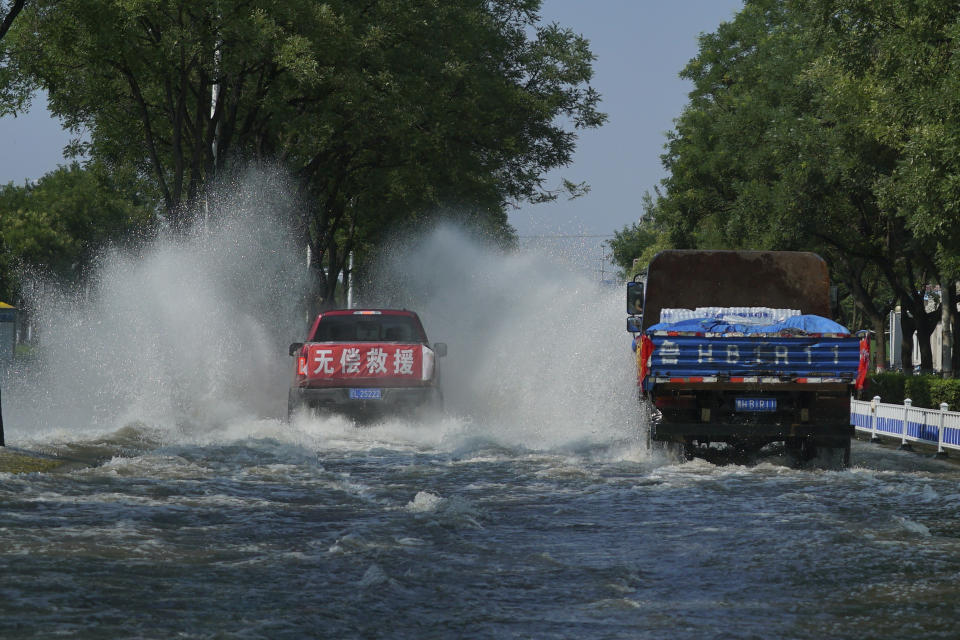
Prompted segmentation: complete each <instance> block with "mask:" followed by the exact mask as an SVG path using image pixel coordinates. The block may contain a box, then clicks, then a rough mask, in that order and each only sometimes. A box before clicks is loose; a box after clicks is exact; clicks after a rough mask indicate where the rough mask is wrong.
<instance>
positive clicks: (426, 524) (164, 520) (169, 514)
mask: <svg viewBox="0 0 960 640" xmlns="http://www.w3.org/2000/svg"><path fill="white" fill-rule="evenodd" d="M271 184H272V183H270V181H269V180H267V186H268V187H269V186H270V185H271ZM241 187H243V185H241ZM279 192H280V193H282V192H283V189H282V188H280V189H279ZM234 193H235V199H234V200H233V201H230V200H229V199H226V205H225V207H226V208H227V209H230V210H235V211H248V212H249V211H263V210H267V209H271V207H272V208H273V209H276V208H280V209H282V208H283V206H284V205H283V199H282V197H279V196H277V193H278V191H277V190H274V191H271V189H270V188H263V182H262V181H261V182H259V183H257V182H256V181H254V184H253V186H250V185H247V186H246V187H243V188H238V189H236V190H235V191H234ZM262 194H268V195H269V194H273V196H272V197H273V200H272V201H271V202H268V203H266V204H264V203H263V202H261V201H260V200H258V198H262V197H263V195H262ZM278 203H279V204H278ZM268 205H269V206H268ZM273 209H271V210H273ZM215 214H216V211H213V212H212V214H211V219H212V220H216V219H217V217H216V215H215ZM277 229H281V231H282V225H277V224H272V223H269V224H265V223H263V221H262V220H259V221H258V219H251V218H249V216H248V217H244V216H239V217H238V218H236V219H233V220H232V222H230V223H229V224H224V225H222V226H217V225H216V224H214V223H211V225H210V227H209V228H207V229H205V230H204V232H203V233H202V234H197V235H196V236H194V237H190V238H182V237H179V238H175V239H166V240H158V241H157V242H156V243H154V244H152V245H149V246H147V247H144V248H142V249H141V250H140V252H139V253H137V254H136V255H129V254H125V253H122V252H117V253H116V254H113V255H110V256H106V257H105V258H104V260H103V264H102V265H101V266H100V269H99V271H98V273H97V277H96V278H95V279H94V280H93V283H92V285H91V287H90V290H89V291H87V292H85V293H84V296H83V297H82V298H77V297H75V296H70V295H66V294H60V293H56V292H55V291H53V290H51V289H50V288H49V287H44V286H40V285H37V286H35V287H32V288H31V289H30V291H31V295H32V296H33V304H34V305H35V309H36V314H37V322H38V327H37V330H38V334H39V336H40V340H39V344H40V347H39V351H38V353H37V355H36V358H35V360H33V361H28V362H21V363H18V364H17V365H16V366H14V367H13V368H11V369H10V370H8V371H6V372H5V377H4V379H3V382H2V384H3V403H4V406H3V410H4V419H5V426H6V439H7V444H8V445H10V446H12V447H15V448H19V449H23V450H28V451H34V452H40V453H44V454H48V455H53V456H56V457H58V458H60V459H63V460H66V461H67V464H66V465H65V466H63V467H61V468H59V469H57V470H54V471H48V472H42V473H27V474H9V473H0V572H2V576H3V580H2V581H0V638H17V639H21V638H95V639H105V638H124V639H126V638H157V639H160V638H162V639H168V638H183V639H201V638H257V639H259V638H263V639H271V640H273V639H285V638H289V639H301V638H417V639H420V638H538V639H539V638H591V639H606V638H610V639H615V638H623V639H637V638H651V639H660V638H671V639H683V638H689V639H697V640H699V639H702V638H764V639H766V638H810V639H817V640H819V639H822V638H877V639H884V638H891V639H892V638H955V637H957V635H958V628H960V625H958V623H960V613H958V611H957V608H956V607H955V602H956V601H957V600H958V599H960V518H958V511H960V483H958V481H960V471H958V469H960V467H957V466H955V465H954V464H953V463H952V462H950V461H940V460H933V459H930V458H929V457H925V456H922V455H919V454H910V453H906V452H900V451H896V450H893V449H892V448H885V447H881V446H876V445H871V444H868V443H861V442H857V443H855V446H854V447H853V452H852V463H853V466H852V467H851V468H850V469H848V470H844V471H812V470H795V469H790V468H787V467H786V466H784V465H782V464H780V462H779V461H778V460H777V459H775V458H774V459H771V460H769V461H766V462H763V463H761V464H758V465H755V466H750V467H744V466H736V465H729V466H715V465H712V464H709V463H706V462H703V461H696V460H695V461H690V462H681V461H679V460H676V459H673V458H671V457H669V456H668V455H666V454H665V453H663V452H650V451H648V450H647V449H646V448H645V447H646V445H645V443H646V436H645V433H644V427H643V425H642V424H640V421H639V419H638V415H637V404H636V397H635V393H636V390H635V386H634V380H633V375H634V374H633V368H632V367H633V362H632V355H633V354H632V353H631V352H630V349H629V337H628V334H626V332H625V331H624V316H625V314H624V310H623V295H622V291H620V290H619V289H617V290H606V289H602V288H598V287H597V286H596V285H595V284H594V282H592V281H591V280H590V279H589V277H587V276H584V275H583V274H578V273H577V272H575V270H564V268H562V266H561V267H558V266H557V264H556V261H551V260H549V259H547V258H545V257H543V256H541V255H536V254H535V253H534V252H529V251H528V252H520V253H515V254H504V253H499V252H497V251H495V250H493V249H491V248H489V247H487V246H485V245H484V244H483V243H482V242H480V241H478V240H476V239H475V238H471V237H469V236H468V235H465V234H462V233H460V232H457V231H453V230H450V229H440V230H438V231H437V232H436V233H434V234H433V235H432V236H430V237H428V238H426V239H425V240H423V241H422V242H420V243H419V244H412V245H411V244H410V243H409V242H408V243H407V244H406V245H401V249H402V250H399V251H396V252H393V253H388V255H385V256H384V260H383V265H382V267H381V271H380V272H379V274H377V273H374V277H375V278H376V279H378V281H379V282H381V283H383V288H384V291H380V292H379V293H377V294H376V295H377V296H378V297H377V298H376V299H375V300H374V301H373V302H374V303H376V304H382V305H384V306H388V305H396V306H406V307H408V308H414V309H417V310H418V311H419V312H420V313H421V317H422V318H423V320H424V323H425V325H426V328H427V332H428V335H429V336H430V337H431V340H435V341H443V342H446V343H447V344H448V345H449V350H450V355H449V356H448V357H447V358H445V359H444V360H443V362H442V367H443V375H444V390H445V394H446V400H447V409H448V412H447V415H446V416H445V417H444V418H442V419H439V420H437V421H434V422H428V423H411V422H405V421H402V420H388V421H386V422H384V423H381V424H374V425H369V426H364V427H356V426H354V425H353V424H352V423H350V422H349V421H347V420H345V419H342V418H338V417H316V416H309V415H298V416H295V417H294V419H293V420H292V421H291V422H289V423H288V422H287V421H286V420H285V419H284V416H285V413H286V407H285V405H284V402H285V398H286V385H287V382H288V377H289V373H290V367H291V366H292V364H291V362H290V359H289V358H288V357H287V355H286V354H287V349H286V346H287V344H288V343H289V342H291V341H295V340H302V339H303V335H302V324H303V318H302V315H301V316H298V315H297V314H298V311H297V302H298V301H299V300H301V299H302V295H301V292H302V290H303V282H302V277H301V271H302V269H301V263H302V258H301V256H300V254H299V252H297V251H294V250H293V249H291V248H290V247H291V245H290V244H289V238H287V237H285V236H284V235H283V233H277ZM367 291H376V287H374V286H372V285H370V286H369V287H368V289H367Z"/></svg>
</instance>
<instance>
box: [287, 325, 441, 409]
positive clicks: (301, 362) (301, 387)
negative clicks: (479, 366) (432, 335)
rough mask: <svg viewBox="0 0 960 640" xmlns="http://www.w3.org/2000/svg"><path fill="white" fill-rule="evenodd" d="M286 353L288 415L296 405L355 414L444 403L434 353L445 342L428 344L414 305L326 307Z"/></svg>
mask: <svg viewBox="0 0 960 640" xmlns="http://www.w3.org/2000/svg"><path fill="white" fill-rule="evenodd" d="M290 355H291V356H293V357H294V358H295V367H294V376H293V382H292V383H291V385H290V392H289V395H288V397H287V415H288V417H289V416H292V415H293V414H294V413H295V412H296V411H297V410H299V409H300V408H307V409H310V410H313V411H318V412H319V411H325V410H327V411H334V412H338V413H345V414H349V415H353V416H355V417H367V416H371V415H373V416H376V415H382V414H397V413H400V414H402V413H417V412H427V411H440V410H442V409H443V393H442V391H441V389H440V367H439V362H438V359H439V358H441V357H443V356H445V355H447V345H446V344H444V343H442V342H436V343H434V344H433V346H431V345H430V343H429V342H428V341H427V334H426V332H425V331H424V330H423V324H422V323H421V322H420V318H419V317H418V316H417V314H416V313H414V312H413V311H407V310H405V309H403V310H401V309H338V310H335V311H325V312H323V313H321V314H320V315H318V316H317V319H316V320H315V321H314V323H313V327H312V328H311V329H310V338H309V340H308V341H307V342H294V343H293V344H291V345H290Z"/></svg>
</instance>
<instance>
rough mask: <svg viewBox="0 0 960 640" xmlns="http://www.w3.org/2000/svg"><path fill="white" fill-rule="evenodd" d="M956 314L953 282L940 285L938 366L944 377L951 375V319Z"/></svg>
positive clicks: (950, 376) (952, 319)
mask: <svg viewBox="0 0 960 640" xmlns="http://www.w3.org/2000/svg"><path fill="white" fill-rule="evenodd" d="M956 315H957V295H956V290H955V289H954V287H953V283H950V282H944V283H943V284H941V285H940V327H941V330H942V335H943V340H942V341H941V343H940V368H941V372H942V373H943V377H944V378H952V377H953V321H954V317H955V316H956Z"/></svg>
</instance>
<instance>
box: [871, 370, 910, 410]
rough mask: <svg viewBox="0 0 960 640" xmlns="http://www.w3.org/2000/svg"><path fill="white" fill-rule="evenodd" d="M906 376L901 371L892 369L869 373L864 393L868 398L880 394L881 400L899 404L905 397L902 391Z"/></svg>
mask: <svg viewBox="0 0 960 640" xmlns="http://www.w3.org/2000/svg"><path fill="white" fill-rule="evenodd" d="M906 378H907V376H904V375H903V374H902V373H896V372H892V371H885V372H882V373H874V374H871V375H870V376H869V377H868V380H869V386H868V387H867V392H866V394H865V395H866V396H867V397H870V398H872V397H874V396H880V401H881V402H887V403H890V404H900V403H902V402H903V399H904V398H905V397H906V396H905V395H904V392H903V389H904V380H905V379H906Z"/></svg>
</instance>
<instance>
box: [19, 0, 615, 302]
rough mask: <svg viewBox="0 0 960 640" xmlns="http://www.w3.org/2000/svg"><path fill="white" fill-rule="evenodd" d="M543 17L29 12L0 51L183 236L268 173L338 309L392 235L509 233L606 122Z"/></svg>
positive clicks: (576, 54)
mask: <svg viewBox="0 0 960 640" xmlns="http://www.w3.org/2000/svg"><path fill="white" fill-rule="evenodd" d="M539 6H540V0H442V1H441V0H431V1H428V2H424V1H423V0H370V2H365V3H356V2H351V1H349V0H330V1H328V2H323V3H317V2H314V1H313V0H280V1H277V0H273V1H271V2H264V1H263V0H191V1H189V2H188V1H187V0H174V1H170V0H135V1H134V2H130V1H129V0H32V1H31V2H30V3H28V4H27V6H26V7H25V8H24V9H23V11H22V12H21V14H20V16H19V17H18V19H17V21H16V23H15V24H14V27H13V28H12V29H11V31H10V34H9V35H8V38H7V39H8V40H9V46H8V50H9V56H10V60H11V62H12V69H13V70H14V71H15V73H16V74H17V77H18V78H21V79H28V80H29V81H31V82H33V83H35V84H36V85H37V86H39V87H42V88H43V89H44V90H46V91H47V93H48V96H49V104H50V109H51V111H53V113H55V114H57V115H59V116H60V117H62V118H63V119H64V121H65V123H66V125H67V126H68V127H70V128H72V129H74V130H76V131H78V132H80V131H83V132H86V133H87V135H88V139H87V140H86V141H84V142H82V143H78V146H77V148H76V149H75V151H76V152H78V153H81V152H82V153H84V154H85V155H86V157H88V158H91V159H93V160H95V161H97V162H100V163H102V164H103V165H104V166H107V167H112V168H116V169H117V170H121V169H122V170H126V171H134V172H136V174H137V175H139V176H140V177H141V178H143V179H144V180H145V181H146V182H147V183H148V184H149V185H151V188H152V190H153V195H154V197H156V199H157V200H158V201H159V202H161V203H162V209H163V215H164V216H165V217H166V218H167V219H168V220H169V221H170V222H171V223H172V224H173V226H174V227H186V226H188V225H189V224H190V222H191V220H190V216H191V212H193V211H195V210H196V209H197V203H198V201H199V200H200V199H202V197H203V195H204V194H205V193H206V192H207V189H208V187H209V185H210V184H211V181H212V180H213V179H215V178H223V177H225V176H229V175H231V174H232V172H234V171H236V170H238V169H239V167H240V166H241V165H242V164H243V163H244V162H248V161H256V160H268V161H275V160H276V161H279V162H280V163H281V165H282V166H283V167H284V168H285V169H286V170H287V171H289V172H290V173H291V174H292V175H293V176H294V177H295V178H296V179H297V180H298V184H299V185H300V189H301V191H302V193H301V196H302V201H303V202H304V203H306V204H305V206H304V208H303V210H302V212H301V215H300V217H299V219H298V220H297V221H296V224H297V225H298V227H299V228H300V229H301V232H302V234H303V237H304V240H305V241H306V242H308V243H309V246H310V248H311V255H312V256H313V261H314V265H313V266H314V267H315V270H316V273H317V276H318V278H319V281H320V288H319V291H318V295H320V296H321V297H324V298H326V299H330V298H332V296H333V292H334V289H335V287H336V283H337V281H338V276H339V274H340V273H341V272H342V271H343V269H344V268H345V264H346V256H347V255H348V253H349V252H351V251H357V252H359V253H361V254H362V253H363V252H364V250H366V249H368V248H369V247H370V246H374V245H376V243H378V242H379V241H380V240H381V238H382V234H383V230H384V229H389V228H394V227H396V226H397V225H409V224H414V225H416V224H421V223H423V222H425V221H428V220H430V219H431V218H433V217H435V216H437V215H450V214H449V211H458V212H468V215H469V217H471V218H473V219H475V220H476V221H477V222H478V223H480V224H481V225H484V226H486V227H488V228H490V229H491V230H493V232H494V233H496V234H498V235H500V236H503V237H509V236H510V235H511V233H512V231H511V229H510V227H509V225H508V223H507V216H506V210H507V207H509V206H510V205H511V204H515V203H518V202H521V201H536V200H538V199H548V198H550V197H555V194H551V193H549V192H547V191H546V190H545V189H544V188H543V180H544V175H545V174H546V173H547V172H548V171H550V170H552V169H555V168H557V167H562V166H565V165H567V164H568V163H569V162H570V161H571V158H572V154H573V152H574V149H575V144H576V137H577V136H576V130H577V129H582V128H589V127H597V126H600V125H601V124H602V123H603V121H604V119H605V116H604V114H602V113H601V112H599V111H598V105H599V100H600V96H599V94H598V93H597V92H596V91H595V90H594V89H593V88H592V87H591V86H590V84H589V83H590V80H591V77H592V62H593V55H592V53H591V52H590V49H589V44H588V42H587V41H586V40H585V39H584V38H583V37H581V36H579V35H577V34H576V33H575V32H573V31H572V30H570V29H568V28H564V27H561V26H560V25H557V24H543V23H542V22H541V19H540V17H539V15H538V10H539ZM445 210H446V211H447V212H448V213H446V214H444V211H445Z"/></svg>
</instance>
